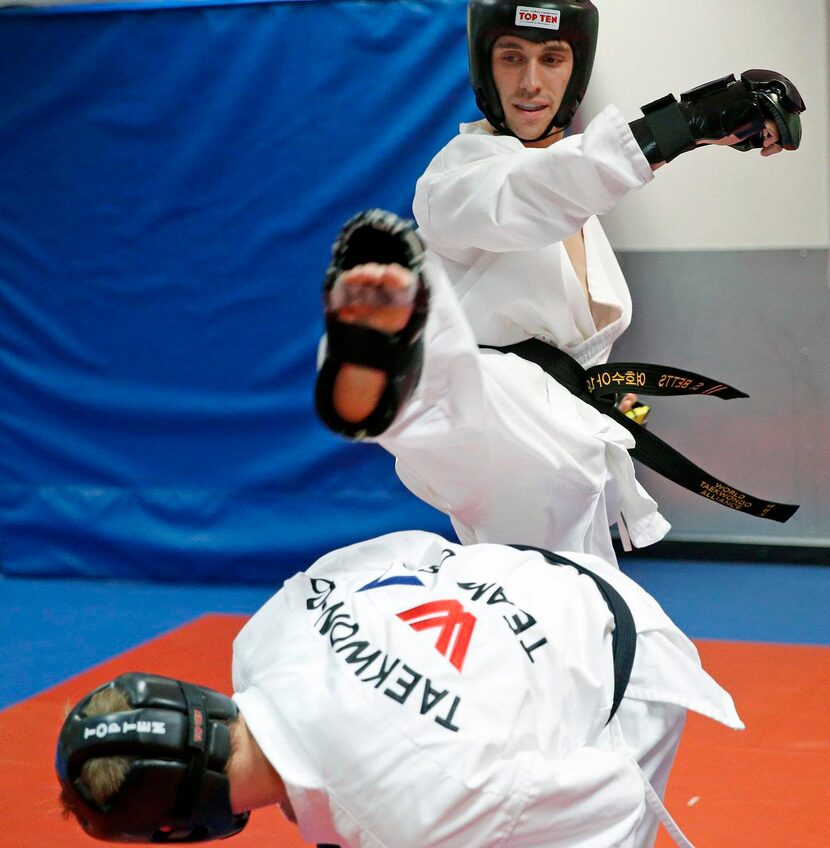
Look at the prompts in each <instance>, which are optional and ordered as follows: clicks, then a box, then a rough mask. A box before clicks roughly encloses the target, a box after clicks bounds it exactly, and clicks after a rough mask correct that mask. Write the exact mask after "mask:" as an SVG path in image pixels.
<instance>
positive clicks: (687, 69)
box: [582, 0, 830, 547]
mask: <svg viewBox="0 0 830 848" xmlns="http://www.w3.org/2000/svg"><path fill="white" fill-rule="evenodd" d="M595 2H596V3H597V5H598V6H599V8H600V12H601V25H600V44H599V51H598V61H597V64H596V68H595V73H594V77H593V79H592V82H591V88H590V91H589V94H588V97H587V99H586V103H585V108H584V110H583V112H584V114H583V115H582V119H583V121H584V120H587V119H589V118H590V117H591V116H592V114H594V113H595V112H596V111H598V110H599V109H600V108H601V107H602V106H604V105H605V104H606V103H608V102H612V103H614V104H615V105H617V106H618V107H619V108H620V109H621V110H622V111H623V113H624V114H625V115H626V117H628V118H629V119H632V118H634V117H636V116H637V115H638V114H639V107H640V106H641V105H642V104H643V103H646V102H648V101H650V100H652V99H655V98H657V97H659V96H661V95H663V94H665V93H667V92H669V91H671V92H673V93H674V94H675V95H678V94H680V92H681V91H683V90H685V89H687V88H690V87H692V86H694V85H696V84H699V83H703V82H705V81H707V80H710V79H714V78H717V77H720V76H723V75H725V74H728V73H736V74H738V73H740V72H741V71H742V70H745V69H747V68H750V67H761V68H774V69H776V70H779V71H782V72H784V73H786V74H787V75H789V76H790V77H791V78H792V79H793V80H794V81H795V82H796V83H797V85H798V87H799V89H800V91H801V93H802V95H803V97H804V99H805V101H806V103H807V111H806V113H805V114H804V120H803V124H804V139H803V143H802V146H801V149H800V150H799V151H797V152H796V153H783V154H781V155H778V156H775V157H772V158H771V159H769V160H761V159H759V158H758V156H757V154H755V153H750V154H739V153H735V152H734V151H731V150H721V149H716V148H708V149H706V150H701V151H695V152H694V153H692V154H687V155H684V156H681V157H680V158H679V159H677V160H676V161H675V162H672V163H671V164H670V165H668V166H666V167H665V168H663V169H661V170H660V171H658V173H657V174H656V178H655V180H654V182H653V183H652V184H651V185H649V186H647V187H646V188H645V189H644V190H642V191H640V192H636V193H634V194H632V195H631V196H630V197H628V198H626V199H625V200H624V201H623V203H622V204H620V206H619V207H618V208H617V209H615V210H614V211H613V212H612V213H610V214H609V215H608V216H606V218H605V219H604V224H605V227H606V229H607V231H608V234H609V237H610V238H611V241H612V243H613V244H614V247H615V249H616V250H617V252H618V255H619V258H620V263H621V264H622V266H623V270H624V271H625V272H626V275H627V277H628V279H629V283H630V285H631V290H632V296H633V298H634V321H633V323H632V326H631V329H630V330H629V332H628V333H627V334H626V335H625V336H624V337H623V338H622V340H621V341H620V342H619V343H618V344H617V346H616V347H615V349H614V358H615V359H620V360H622V359H640V360H642V361H646V362H660V363H665V364H672V365H676V366H678V367H681V368H687V369H689V370H693V371H699V372H701V373H704V374H707V375H709V376H712V377H716V378H718V379H721V380H723V381H724V382H727V383H730V384H731V385H734V386H737V387H738V388H740V389H743V390H744V391H746V392H748V393H749V394H750V397H749V398H748V399H745V400H734V401H728V402H724V401H719V400H715V399H714V398H711V399H710V398H666V399H659V398H655V399H652V401H650V402H651V404H652V408H653V412H652V416H651V419H650V425H649V426H650V427H651V429H652V430H653V431H654V432H655V433H657V434H658V435H660V436H661V437H663V438H665V439H666V440H667V441H668V442H669V443H670V444H672V445H674V446H675V447H677V448H678V449H680V450H682V451H684V452H685V453H686V454H687V455H688V456H689V457H690V458H691V459H692V460H694V461H696V462H697V463H698V464H699V465H701V466H703V468H705V469H706V470H707V471H710V472H711V473H712V474H714V475H715V476H717V477H719V478H721V479H722V480H724V481H726V482H728V483H731V484H733V485H734V486H736V487H737V488H739V489H743V490H744V491H747V492H750V493H752V494H756V495H758V496H760V497H765V498H766V497H768V498H771V499H773V500H779V501H784V502H789V503H799V504H801V509H800V510H799V511H798V512H797V513H796V514H795V516H794V517H793V518H791V519H790V521H789V522H788V523H786V524H783V525H782V524H777V523H775V522H771V521H763V520H760V519H757V518H751V517H748V516H745V515H742V514H739V513H736V512H733V511H732V510H728V509H725V508H724V507H719V506H717V505H715V504H712V503H710V502H708V501H705V500H704V499H703V498H700V497H696V496H695V495H692V494H691V493H688V492H686V491H684V490H682V489H680V488H678V487H676V486H674V485H672V484H671V483H668V482H667V481H666V480H664V479H663V478H660V477H658V476H657V475H654V474H652V473H651V472H649V471H648V470H647V469H644V470H643V471H642V473H641V476H642V479H643V481H644V483H645V484H646V486H647V488H648V489H649V490H650V491H652V492H653V494H654V495H655V496H656V497H657V500H658V501H659V502H660V504H661V507H662V508H663V511H664V513H665V515H666V517H667V518H668V519H669V520H670V521H671V523H672V525H673V531H672V533H671V535H670V536H669V538H670V539H673V540H675V541H718V542H751V543H766V544H793V545H795V544H797V545H814V546H815V545H818V546H824V547H828V546H830V340H828V336H830V331H829V330H828V327H830V258H829V257H830V254H828V248H830V167H829V165H830V154H829V153H828V151H830V85H828V80H829V79H830V52H829V51H828V44H829V43H830V3H829V2H827V0H791V2H789V3H786V4H780V3H778V2H773V0H729V2H726V3H725V2H723V0H672V2H671V3H666V2H665V0H636V2H630V3H629V2H626V3H619V2H617V0H595Z"/></svg>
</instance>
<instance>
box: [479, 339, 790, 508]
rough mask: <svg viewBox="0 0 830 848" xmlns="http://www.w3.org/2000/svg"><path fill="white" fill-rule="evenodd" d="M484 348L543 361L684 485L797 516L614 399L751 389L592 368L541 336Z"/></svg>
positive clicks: (732, 394) (640, 370) (639, 453)
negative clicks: (691, 453) (723, 474)
mask: <svg viewBox="0 0 830 848" xmlns="http://www.w3.org/2000/svg"><path fill="white" fill-rule="evenodd" d="M480 347H482V348H484V349H485V350H498V351H501V352H502V353H513V354H515V355H516V356H519V357H521V358H522V359H526V360H528V361H529V362H533V363H535V364H536V365H538V366H539V367H540V368H541V369H542V370H543V371H546V372H547V373H548V374H549V375H550V376H551V377H553V379H554V380H556V382H557V383H560V384H561V385H563V386H564V387H565V388H566V389H568V391H569V392H571V394H573V395H576V397H578V398H580V400H583V401H585V403H587V404H589V405H590V406H593V407H594V408H595V409H597V410H599V411H600V412H602V413H603V414H604V415H608V416H610V417H611V418H613V419H614V420H615V421H616V422H617V423H618V424H621V425H622V426H623V427H625V429H626V430H628V432H629V433H631V435H632V436H634V440H635V442H636V445H635V447H634V448H633V449H632V450H631V452H630V453H631V455H632V456H633V457H634V458H635V459H637V460H639V461H640V462H642V463H643V465H645V466H647V467H648V468H651V469H652V471H656V472H657V473H658V474H661V475H662V476H663V477H666V478H667V479H669V480H671V481H672V482H674V483H677V485H678V486H682V487H683V488H684V489H688V490H689V491H691V492H694V493H695V494H697V495H700V496H701V497H704V498H707V499H708V500H711V501H714V502H715V503H719V504H721V505H722V506H725V507H728V508H729V509H734V510H737V511H738V512H746V513H748V514H749V515H754V516H757V517H758V518H768V519H770V520H771V521H778V522H781V523H782V524H783V523H784V522H785V521H788V520H789V519H790V518H792V516H793V514H794V513H795V511H796V510H797V509H798V506H797V505H795V504H785V503H776V502H775V501H769V500H767V499H766V498H759V497H756V496H755V495H750V494H747V493H746V492H742V491H741V490H740V489H737V488H735V487H734V486H730V485H729V484H728V483H724V482H723V481H722V480H718V478H717V477H715V476H713V475H712V474H709V472H707V471H704V470H703V469H702V468H700V466H698V465H695V464H694V463H693V462H692V461H691V460H690V459H687V458H686V457H685V456H684V455H683V454H682V453H680V452H679V451H677V450H675V449H674V448H673V447H671V445H668V444H667V443H666V442H664V441H663V440H662V439H660V438H659V437H658V436H655V435H654V433H652V432H650V431H648V430H645V429H644V428H643V427H642V426H641V425H640V424H638V423H636V422H635V421H632V420H631V418H628V417H627V416H626V415H624V414H623V413H622V412H620V411H619V410H618V409H617V408H616V407H615V406H614V402H613V400H612V399H611V398H610V396H612V395H614V394H616V393H617V392H620V391H636V392H638V393H639V394H644V395H664V396H668V395H698V396H702V395H707V396H710V397H718V398H721V399H722V400H733V399H734V398H745V397H749V395H747V394H746V393H745V392H742V391H739V390H738V389H735V388H733V387H732V386H729V385H727V384H726V383H721V382H719V381H717V380H712V379H711V378H710V377H704V376H703V375H701V374H695V373H694V372H692V371H684V370H682V369H680V368H668V367H666V366H664V365H652V364H649V363H644V362H615V363H612V364H609V365H595V366H593V367H592V368H587V369H586V368H583V367H582V366H581V365H580V364H579V363H578V362H577V361H576V360H575V359H573V357H571V356H568V354H567V353H565V352H564V351H561V350H559V349H558V348H555V347H552V346H551V345H549V344H545V343H544V342H542V341H540V340H539V339H527V340H526V341H522V342H517V343H516V344H513V345H506V346H505V347H497V346H495V345H480Z"/></svg>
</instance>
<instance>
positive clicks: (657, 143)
mask: <svg viewBox="0 0 830 848" xmlns="http://www.w3.org/2000/svg"><path fill="white" fill-rule="evenodd" d="M804 108H805V107H804V101H803V100H802V99H801V95H800V94H799V93H798V89H797V88H796V87H795V86H794V85H793V83H792V82H790V80H788V79H787V78H786V77H785V76H782V75H781V74H778V73H776V72H775V71H762V70H751V71H746V72H744V73H743V74H742V75H741V79H740V80H736V79H735V77H734V76H733V75H731V74H730V75H729V76H728V77H723V78H722V79H718V80H714V81H713V82H709V83H706V84H705V85H700V86H698V87H697V88H693V89H691V90H690V91H686V92H684V93H683V94H682V95H681V96H680V102H678V101H676V100H675V99H674V97H673V96H672V95H671V94H668V95H666V96H665V97H663V98H661V99H660V100H655V101H654V102H653V103H648V104H646V105H645V106H643V115H644V117H643V118H640V119H639V120H636V121H633V122H632V124H631V129H632V131H633V133H634V137H635V138H636V139H637V143H638V144H639V145H640V148H641V149H642V151H643V153H645V155H646V158H647V159H648V160H649V162H651V163H652V164H657V163H659V162H671V160H672V159H674V158H675V157H676V156H679V155H680V154H681V153H685V152H686V151H688V150H693V149H694V148H695V147H696V146H697V142H698V141H701V140H703V139H713V140H717V139H721V138H724V137H726V136H729V135H735V136H736V137H737V138H738V142H737V143H736V144H734V145H732V147H734V148H736V149H737V150H751V149H752V148H754V147H761V146H762V144H763V134H762V132H763V129H764V121H765V120H767V119H768V118H771V119H773V120H774V121H775V124H776V126H777V127H778V131H779V133H780V136H781V139H780V143H781V145H782V146H783V147H785V148H786V149H787V150H795V149H796V148H797V147H798V145H799V143H800V142H801V118H800V117H799V116H800V113H801V112H803V111H804Z"/></svg>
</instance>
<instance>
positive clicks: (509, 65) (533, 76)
mask: <svg viewBox="0 0 830 848" xmlns="http://www.w3.org/2000/svg"><path fill="white" fill-rule="evenodd" d="M573 62H574V57H573V51H572V50H571V46H570V45H569V44H568V43H567V42H565V41H544V42H536V41H528V40H527V39H525V38H519V37H518V36H515V35H502V36H500V37H499V38H498V40H497V41H496V43H495V45H494V46H493V55H492V63H493V80H494V82H495V83H496V89H497V90H498V93H499V97H500V98H501V105H502V108H503V109H504V120H505V123H506V124H507V127H508V128H509V129H510V130H511V131H512V132H513V133H515V134H516V135H517V136H518V137H519V138H536V137H537V136H539V135H541V134H542V133H543V132H544V131H545V129H547V126H548V124H549V123H550V122H551V121H552V120H553V116H554V115H555V114H556V113H557V111H558V110H559V106H560V104H561V103H562V97H563V96H564V94H565V89H566V88H567V86H568V81H569V80H570V78H571V71H572V70H573ZM553 140H555V137H553V138H551V139H550V140H547V142H548V143H550V142H551V141H553Z"/></svg>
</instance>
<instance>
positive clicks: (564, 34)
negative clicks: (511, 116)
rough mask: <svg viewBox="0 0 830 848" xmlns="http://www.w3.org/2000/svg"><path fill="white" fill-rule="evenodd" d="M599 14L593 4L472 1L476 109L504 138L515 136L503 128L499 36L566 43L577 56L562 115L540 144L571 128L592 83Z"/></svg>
mask: <svg viewBox="0 0 830 848" xmlns="http://www.w3.org/2000/svg"><path fill="white" fill-rule="evenodd" d="M598 32H599V12H598V11H597V8H596V6H594V4H593V3H591V2H590V0H560V2H551V0H527V2H526V4H521V3H517V2H515V0H471V2H470V4H469V5H468V7H467V43H468V49H469V56H470V82H471V83H472V86H473V92H474V93H475V96H476V104H477V105H478V108H479V109H481V111H482V112H483V113H484V116H485V117H486V118H487V120H488V121H489V122H490V123H491V124H492V126H493V127H494V128H495V129H496V131H497V132H499V133H500V134H502V135H515V133H513V132H512V131H511V130H510V129H508V128H507V125H506V124H505V122H504V110H503V109H502V105H501V100H500V98H499V93H498V91H497V89H496V84H495V82H494V80H493V66H492V54H493V45H494V44H495V43H496V40H497V39H498V38H499V36H502V35H516V36H519V37H520V38H525V39H527V40H528V41H540V42H541V41H553V40H560V41H567V42H568V44H570V46H571V50H572V51H573V57H574V64H573V72H572V73H571V79H570V81H569V82H568V87H567V88H566V89H565V94H564V96H563V98H562V103H561V105H560V106H559V111H558V112H557V113H556V114H555V115H554V116H553V120H552V121H551V122H550V124H549V125H548V127H547V129H546V130H545V131H544V132H543V133H542V134H541V135H540V136H539V137H538V138H534V139H528V138H524V139H521V141H540V140H541V139H543V138H547V137H548V136H550V135H552V134H553V133H554V132H555V131H556V130H557V129H564V128H565V127H567V126H568V124H570V122H571V120H572V118H573V116H574V113H575V112H576V110H577V108H578V107H579V104H580V103H581V102H582V98H583V97H584V96H585V90H586V89H587V88H588V80H589V79H590V78H591V70H592V68H593V66H594V54H595V53H596V49H597V34H598Z"/></svg>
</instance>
